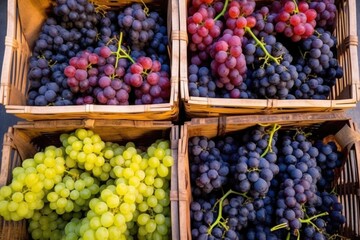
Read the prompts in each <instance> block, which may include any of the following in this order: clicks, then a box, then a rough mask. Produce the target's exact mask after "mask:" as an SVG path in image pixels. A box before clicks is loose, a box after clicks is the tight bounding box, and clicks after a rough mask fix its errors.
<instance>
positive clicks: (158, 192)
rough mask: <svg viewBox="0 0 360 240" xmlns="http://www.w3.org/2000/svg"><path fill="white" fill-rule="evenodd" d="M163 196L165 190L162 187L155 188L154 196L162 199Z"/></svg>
mask: <svg viewBox="0 0 360 240" xmlns="http://www.w3.org/2000/svg"><path fill="white" fill-rule="evenodd" d="M165 196H166V192H165V191H164V190H163V189H161V188H158V189H156V190H155V197H156V198H157V199H158V200H161V199H164V198H165Z"/></svg>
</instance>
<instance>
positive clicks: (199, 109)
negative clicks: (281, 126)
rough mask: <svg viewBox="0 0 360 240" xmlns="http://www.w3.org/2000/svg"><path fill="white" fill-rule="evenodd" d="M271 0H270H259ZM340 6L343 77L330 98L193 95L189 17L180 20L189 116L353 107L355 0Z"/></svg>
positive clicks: (358, 92)
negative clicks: (279, 98)
mask: <svg viewBox="0 0 360 240" xmlns="http://www.w3.org/2000/svg"><path fill="white" fill-rule="evenodd" d="M256 1H257V2H261V3H269V2H271V1H270V0H265V1H264V0H261V1H260V0H256ZM189 2H190V1H189V0H188V1H179V3H180V5H179V10H180V18H182V19H187V16H188V15H187V8H188V5H189ZM335 2H336V5H337V8H338V16H337V22H336V29H335V32H334V34H335V36H336V37H337V40H338V45H337V52H338V60H339V63H340V65H341V66H343V69H344V77H343V78H342V79H340V80H339V81H337V83H336V85H335V86H334V87H333V88H332V91H331V94H330V97H329V98H328V100H307V99H299V100H277V99H224V98H206V97H193V96H190V93H189V88H188V69H187V68H188V64H185V63H187V62H188V57H187V54H186V53H187V43H188V38H187V35H186V33H187V32H186V31H187V25H186V21H182V22H180V31H181V32H182V35H181V40H180V62H181V63H183V64H182V65H181V66H180V96H181V99H182V101H183V102H184V106H185V110H186V113H187V115H188V116H190V117H210V116H221V115H239V114H261V113H265V114H269V113H286V112H287V113H289V112H315V111H332V110H340V109H348V108H353V107H355V105H356V102H357V101H359V100H360V87H359V67H358V52H357V45H358V37H357V28H356V1H355V0H337V1H335Z"/></svg>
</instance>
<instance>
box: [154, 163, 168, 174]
mask: <svg viewBox="0 0 360 240" xmlns="http://www.w3.org/2000/svg"><path fill="white" fill-rule="evenodd" d="M156 170H157V173H158V174H159V176H160V177H166V176H168V175H169V169H168V168H167V167H165V166H164V165H163V164H160V165H159V166H158V167H157V169H156Z"/></svg>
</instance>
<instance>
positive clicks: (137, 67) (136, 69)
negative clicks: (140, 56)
mask: <svg viewBox="0 0 360 240" xmlns="http://www.w3.org/2000/svg"><path fill="white" fill-rule="evenodd" d="M143 70H144V69H143V66H142V65H141V64H139V63H134V64H132V65H131V66H130V72H131V73H132V74H141V73H142V72H143Z"/></svg>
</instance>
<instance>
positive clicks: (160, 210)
mask: <svg viewBox="0 0 360 240" xmlns="http://www.w3.org/2000/svg"><path fill="white" fill-rule="evenodd" d="M153 210H154V212H155V213H163V211H164V207H163V206H162V205H161V204H159V203H158V204H156V206H155V207H153Z"/></svg>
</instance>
